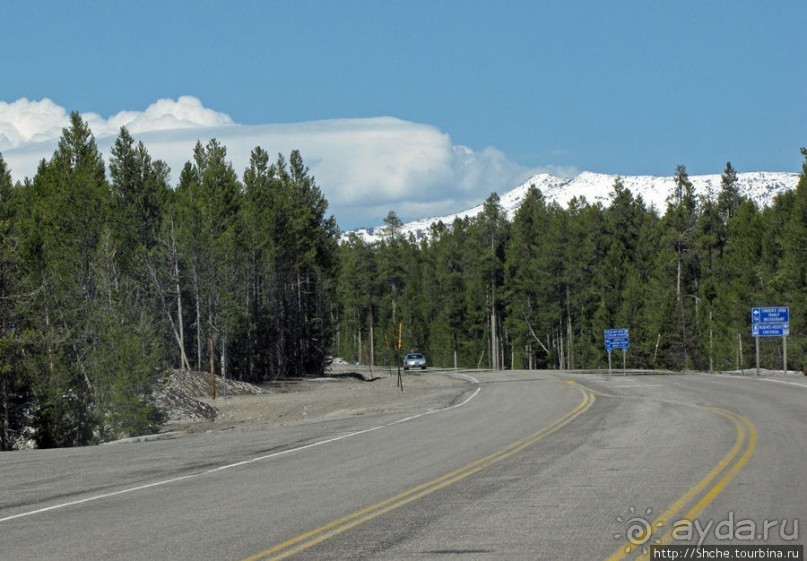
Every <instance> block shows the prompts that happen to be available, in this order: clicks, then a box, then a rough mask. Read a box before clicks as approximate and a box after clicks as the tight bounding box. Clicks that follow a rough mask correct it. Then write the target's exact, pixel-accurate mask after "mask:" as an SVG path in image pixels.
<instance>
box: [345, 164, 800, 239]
mask: <svg viewBox="0 0 807 561" xmlns="http://www.w3.org/2000/svg"><path fill="white" fill-rule="evenodd" d="M618 177H619V178H621V179H622V184H623V185H624V186H625V187H626V188H627V189H628V190H630V192H631V193H633V195H634V196H636V197H639V196H641V198H642V200H643V201H644V203H645V205H647V207H648V208H649V207H651V206H652V207H655V209H656V210H657V211H658V212H659V213H660V214H663V213H664V210H665V209H666V207H667V197H668V196H669V194H670V193H671V192H672V190H673V188H674V187H675V178H674V177H673V176H654V175H627V176H624V175H623V176H620V175H609V174H604V173H594V172H589V171H585V172H582V173H580V174H579V175H577V176H576V177H573V178H571V179H565V178H562V177H556V176H553V175H549V174H546V173H542V174H538V175H535V176H533V177H531V178H530V179H528V180H527V181H525V182H524V183H522V184H521V185H519V186H518V187H516V188H515V189H512V190H510V191H508V192H507V193H505V194H503V195H501V196H500V204H501V206H502V209H503V210H504V212H505V213H506V214H507V217H508V218H509V219H511V220H512V219H513V217H514V216H515V213H516V211H517V210H518V209H519V207H520V206H521V203H522V201H523V200H524V197H525V196H526V195H527V191H528V189H529V188H530V186H531V185H534V186H535V187H536V188H537V189H539V190H540V191H541V193H543V195H544V197H545V198H546V200H547V201H550V202H557V203H558V204H559V205H561V206H563V207H566V206H568V204H569V201H571V200H572V199H573V198H575V197H585V199H586V201H588V202H589V203H591V204H596V203H600V204H602V205H603V206H606V207H607V206H608V205H609V204H610V202H611V194H612V192H613V186H614V181H615V180H616V179H617V178H618ZM689 180H690V181H691V182H692V186H693V188H694V190H695V194H696V196H700V197H705V198H715V197H717V194H718V193H719V192H720V180H721V176H720V174H712V175H691V176H689ZM798 181H799V174H798V173H789V172H748V173H738V174H737V188H738V189H739V191H740V194H741V195H743V196H746V197H748V198H750V199H751V200H753V201H754V202H756V203H757V204H758V205H760V206H769V205H770V204H771V203H772V202H773V199H774V197H775V196H776V195H777V194H778V193H781V192H784V191H788V190H791V189H794V188H795V187H796V183H798ZM482 208H483V205H481V204H480V205H477V206H475V207H473V208H470V209H468V210H464V211H461V212H458V213H456V214H451V215H447V216H438V217H433V218H424V219H421V220H415V221H412V222H408V223H406V224H404V226H403V228H402V231H403V233H404V235H408V234H409V233H412V234H413V235H414V236H415V238H416V239H421V238H423V237H425V236H427V235H428V232H429V228H430V227H431V225H432V224H435V223H437V222H439V221H442V222H443V223H444V224H447V225H450V224H451V223H452V222H454V219H455V218H469V217H475V216H477V215H478V214H479V213H480V212H482ZM382 231H383V226H379V227H375V228H358V229H356V230H351V231H350V232H348V234H350V233H355V234H356V235H358V236H359V237H360V238H362V239H363V240H364V241H366V242H368V243H373V242H377V241H380V240H381V232H382Z"/></svg>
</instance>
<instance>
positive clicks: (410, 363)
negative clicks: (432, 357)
mask: <svg viewBox="0 0 807 561" xmlns="http://www.w3.org/2000/svg"><path fill="white" fill-rule="evenodd" d="M403 367H404V370H409V369H410V368H420V369H421V370H426V357H425V356H424V355H423V353H409V354H407V355H406V356H405V357H404V360H403Z"/></svg>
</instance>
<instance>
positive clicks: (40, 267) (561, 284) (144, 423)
mask: <svg viewBox="0 0 807 561" xmlns="http://www.w3.org/2000/svg"><path fill="white" fill-rule="evenodd" d="M802 154H803V155H804V157H805V164H804V169H803V172H802V174H801V178H800V181H799V184H798V186H797V188H796V189H795V190H794V191H791V192H787V193H783V194H781V195H779V196H778V197H777V198H776V199H775V201H774V203H773V205H772V206H770V207H767V208H758V207H757V206H756V205H755V204H754V202H752V201H750V200H748V199H745V198H743V197H741V196H740V194H739V192H738V191H737V188H736V181H737V176H736V172H735V170H734V169H733V168H732V167H731V165H730V164H727V166H726V169H725V171H724V173H723V180H722V185H721V190H720V193H719V194H718V197H717V198H716V199H715V200H705V199H700V198H698V197H696V196H695V194H694V192H693V189H692V185H691V183H690V182H689V179H688V176H687V173H686V169H685V168H684V167H683V166H679V167H678V168H677V170H676V175H675V179H676V182H675V189H674V191H673V192H672V193H670V196H669V199H668V204H667V207H666V209H663V214H660V212H659V211H658V210H657V209H653V208H648V207H647V206H646V205H645V203H644V202H643V201H642V200H641V198H638V197H635V196H634V195H633V194H632V193H630V191H628V190H627V189H625V188H624V186H622V184H621V183H620V182H619V181H617V182H616V183H615V185H614V187H613V193H612V195H611V197H612V200H611V203H610V205H609V206H608V207H603V206H601V205H599V204H596V205H592V204H589V203H588V202H586V201H585V200H583V199H575V200H573V201H572V202H571V203H570V204H569V205H568V207H567V208H561V207H560V206H558V205H557V204H554V203H549V202H547V201H546V200H545V199H544V198H543V196H542V194H541V193H540V191H538V190H536V189H531V190H530V192H529V193H528V195H527V197H526V198H525V200H524V202H523V204H522V206H521V208H520V209H519V210H518V211H517V213H516V214H515V216H514V217H513V219H512V221H510V220H508V219H507V217H506V216H505V214H504V212H503V210H502V208H501V206H500V205H499V200H498V197H497V196H496V195H495V194H493V195H491V196H490V197H489V198H488V200H487V201H486V203H485V205H484V211H483V212H482V213H481V214H480V215H479V216H477V217H475V218H472V219H458V220H456V221H455V222H454V223H453V224H442V223H437V224H436V225H434V226H433V227H432V228H431V231H430V233H429V236H428V237H427V238H425V239H422V240H416V239H414V238H413V237H411V236H406V235H404V234H403V233H402V223H401V221H400V220H399V219H398V217H397V216H396V214H395V213H394V212H390V213H389V215H388V216H387V218H386V220H385V227H384V234H383V238H382V241H381V242H379V243H377V244H368V243H365V242H363V241H362V240H361V239H360V238H358V237H357V236H355V235H348V236H347V237H345V238H343V239H342V243H340V241H339V240H340V232H339V231H338V228H337V226H336V223H335V221H334V219H333V217H331V216H328V215H327V201H326V200H325V198H324V197H323V195H322V193H321V191H320V189H319V188H318V186H317V185H316V182H315V180H314V178H313V176H312V175H311V174H310V173H309V170H308V169H307V168H306V166H305V165H304V163H303V159H302V156H301V155H300V153H299V152H297V151H293V152H291V154H290V155H289V156H288V159H286V158H285V157H284V156H283V155H278V156H277V157H276V158H275V159H273V160H270V157H269V154H267V153H266V152H265V151H264V150H263V149H261V148H260V147H256V148H255V149H254V150H253V152H252V154H251V157H250V163H249V166H248V167H247V169H246V170H243V172H242V173H241V176H240V177H239V175H238V173H237V172H236V170H234V169H233V167H232V164H231V163H230V162H229V160H228V158H227V151H226V148H225V147H224V146H222V145H221V144H220V143H218V142H217V141H216V140H211V141H209V142H208V143H207V144H202V143H201V142H199V143H197V144H196V147H195V148H194V150H193V154H191V155H189V156H190V159H189V161H188V162H187V163H186V164H185V166H184V167H183V169H182V170H181V172H180V173H179V176H178V179H177V182H176V185H175V186H173V187H172V186H171V185H170V184H169V169H168V167H167V166H166V164H165V163H163V162H162V161H159V160H154V159H152V158H151V156H150V155H149V153H148V150H147V148H146V147H145V146H144V145H143V144H142V143H140V142H136V141H135V140H134V139H133V138H132V136H131V135H130V134H129V132H128V131H127V130H126V129H125V128H123V129H121V131H120V134H119V135H118V137H117V139H116V140H115V143H114V145H113V147H112V150H111V157H110V159H109V162H108V167H107V166H106V165H105V162H104V161H103V159H102V157H101V154H100V153H99V151H98V149H97V146H96V144H95V140H94V138H93V136H92V134H91V131H90V130H89V127H88V126H87V124H86V122H84V121H83V120H82V119H81V118H80V116H79V115H78V114H76V113H74V114H72V115H71V118H70V125H69V126H68V127H67V128H65V129H64V131H63V133H62V137H61V138H60V140H59V143H58V147H57V149H56V151H55V152H54V154H53V156H52V157H51V158H50V159H49V160H43V161H42V162H41V163H40V165H39V167H38V169H37V172H36V175H35V176H34V177H33V178H28V179H26V180H25V181H22V182H17V183H13V182H12V179H11V174H10V170H9V169H8V167H7V165H6V164H5V161H4V160H3V158H2V155H0V236H1V237H0V449H9V448H12V447H14V446H15V445H16V444H17V443H18V442H19V441H20V439H30V440H33V441H35V442H36V444H37V445H38V446H40V447H50V446H72V445H81V444H86V443H92V442H98V441H103V440H108V439H111V438H116V437H120V436H124V435H130V434H142V433H147V432H150V431H154V430H156V429H157V428H158V427H159V426H160V424H161V423H162V421H163V413H162V412H161V411H160V409H159V407H158V406H157V404H156V402H155V400H154V391H155V389H156V388H158V387H159V386H160V384H161V383H162V382H163V380H164V378H165V376H166V373H167V372H168V371H170V369H171V368H182V369H191V370H207V369H209V367H210V363H211V361H212V363H213V365H214V367H215V368H216V370H217V371H218V372H220V371H221V368H222V366H223V360H222V359H223V357H224V356H225V355H226V369H227V375H228V377H231V378H234V379H240V380H245V381H252V382H262V381H269V380H275V379H277V378H282V377H297V376H304V375H311V374H320V373H322V372H324V371H326V370H327V367H328V364H329V360H330V357H331V356H342V357H344V358H345V359H348V360H350V361H361V362H363V363H370V364H373V365H375V366H378V367H384V366H387V365H390V364H394V362H395V361H397V360H399V359H398V357H397V355H396V350H397V349H396V347H397V346H398V344H399V343H400V344H401V346H402V349H401V350H418V351H423V352H425V353H426V354H427V356H428V357H429V360H430V363H431V364H433V365H440V366H446V367H451V366H454V365H456V366H458V367H488V368H494V369H503V368H599V367H603V366H605V365H606V364H607V355H606V353H605V349H604V347H603V330H604V329H606V328H611V327H625V328H628V329H630V335H631V347H630V349H629V351H628V355H627V363H628V366H629V367H641V368H645V367H648V368H671V369H685V368H687V369H689V368H691V369H698V370H709V369H715V370H727V369H735V368H738V367H740V368H749V367H751V366H752V365H753V363H754V353H753V349H754V344H753V343H754V342H753V339H752V338H751V335H750V325H749V320H750V309H751V307H752V306H759V305H788V306H790V308H791V327H790V330H791V334H792V336H791V337H790V338H789V339H788V354H789V360H790V364H791V367H798V368H802V367H804V366H807V337H805V328H807V325H805V315H804V310H805V309H807V288H806V287H807V151H805V150H802ZM762 352H763V357H762V361H763V364H764V365H765V366H767V367H770V368H781V364H782V361H781V358H782V357H781V354H782V345H781V341H780V340H765V341H763V344H762ZM620 358H621V357H620ZM26 427H27V428H26Z"/></svg>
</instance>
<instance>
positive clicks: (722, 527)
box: [614, 507, 799, 549]
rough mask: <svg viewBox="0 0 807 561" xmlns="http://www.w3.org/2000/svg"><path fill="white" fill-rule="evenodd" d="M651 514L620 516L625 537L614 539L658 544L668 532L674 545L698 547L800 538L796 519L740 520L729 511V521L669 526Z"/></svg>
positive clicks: (668, 523)
mask: <svg viewBox="0 0 807 561" xmlns="http://www.w3.org/2000/svg"><path fill="white" fill-rule="evenodd" d="M652 512H653V510H652V509H647V510H646V511H645V516H641V515H638V516H637V512H636V510H635V509H634V508H633V507H631V508H630V514H631V515H632V516H631V515H629V516H628V517H625V518H623V517H621V516H619V517H617V522H622V523H624V524H625V529H624V532H623V533H622V534H615V535H614V537H617V538H619V537H621V538H622V539H625V538H627V540H628V542H629V543H630V544H631V546H632V547H637V546H638V547H641V546H645V545H652V544H654V543H655V544H658V543H660V538H661V536H662V535H664V534H666V533H668V532H669V536H670V538H671V541H672V542H673V543H674V542H684V543H690V544H691V543H696V544H697V545H699V546H701V545H704V543H706V542H709V543H713V542H722V541H741V542H742V541H747V542H767V541H768V540H775V541H780V540H781V541H784V542H792V541H796V540H798V539H799V521H798V519H796V518H793V519H781V520H762V521H756V520H751V519H748V518H738V517H736V516H735V514H734V512H729V513H728V516H727V518H725V519H722V520H698V519H695V520H686V519H682V520H676V521H673V522H672V523H670V522H668V521H664V520H654V521H653V520H652ZM626 518H627V519H626ZM632 547H631V548H629V549H632Z"/></svg>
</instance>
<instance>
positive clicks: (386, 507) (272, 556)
mask: <svg viewBox="0 0 807 561" xmlns="http://www.w3.org/2000/svg"><path fill="white" fill-rule="evenodd" d="M574 387H575V388H576V389H577V390H578V391H580V393H581V394H583V400H582V401H581V402H580V403H579V404H578V405H577V407H575V408H574V409H572V410H571V411H569V412H567V413H566V414H565V415H563V416H562V417H560V418H559V419H557V420H556V421H554V422H553V423H552V424H551V425H549V426H547V427H546V428H543V429H541V430H539V431H538V432H536V433H534V434H531V435H530V436H528V437H526V438H523V439H521V440H518V441H516V442H513V443H512V444H509V445H507V446H505V447H504V448H502V449H501V450H498V451H496V452H494V453H492V454H490V455H488V456H485V457H484V458H480V459H479V460H476V461H474V462H471V463H470V464H468V465H466V466H464V467H461V468H460V469H458V470H455V471H452V472H450V473H447V474H445V475H443V476H441V477H438V478H437V479H434V480H432V481H429V482H428V483H424V484H422V485H418V486H416V487H412V488H411V489H409V490H407V491H404V492H403V493H401V494H400V495H396V496H394V497H391V498H389V499H386V500H383V501H381V502H379V503H376V504H374V505H371V506H368V507H367V508H364V509H362V510H359V511H357V512H354V513H353V514H350V515H348V516H345V517H344V518H340V519H338V520H334V521H332V522H329V523H328V524H325V525H324V526H320V527H319V528H316V529H314V530H311V531H309V532H306V533H304V534H300V535H299V536H297V537H294V538H292V539H290V540H287V541H285V542H283V543H281V544H278V545H276V546H274V547H272V548H269V549H267V550H265V551H262V552H260V553H258V554H256V555H253V556H251V557H247V558H246V559H244V561H257V560H259V559H263V560H277V559H285V558H287V557H290V556H291V555H294V554H296V553H299V552H300V551H303V550H305V549H308V548H310V547H313V546H315V545H317V544H318V543H321V542H324V541H325V540H328V539H330V538H332V537H334V536H337V535H339V534H341V533H343V532H346V531H347V530H350V529H351V528H354V527H356V526H358V525H359V524H363V523H365V522H367V521H369V520H372V519H373V518H376V517H378V516H381V515H382V514H385V513H387V512H389V511H391V510H394V509H396V508H399V507H402V506H404V505H407V504H409V503H411V502H413V501H416V500H418V499H420V498H422V497H425V496H426V495H429V494H431V493H434V492H435V491H438V490H440V489H442V488H444V487H448V486H449V485H452V484H453V483H456V482H457V481H461V480H463V479H465V478H466V477H469V476H471V475H473V474H475V473H477V472H479V471H481V470H483V469H485V468H487V467H490V466H492V465H493V464H495V463H497V462H500V461H502V460H504V459H505V458H509V457H510V456H512V455H514V454H517V453H518V452H520V451H521V450H523V449H524V448H527V447H528V446H531V445H533V444H535V443H536V442H538V441H539V440H541V439H542V438H544V437H546V436H548V435H550V434H552V433H553V432H555V431H557V430H558V429H560V428H561V427H563V426H564V425H567V424H568V423H570V422H572V421H573V420H574V419H576V418H577V417H579V416H580V415H582V414H583V413H584V412H585V411H586V410H588V409H589V408H590V407H591V406H592V405H593V404H594V401H595V397H594V394H593V393H591V392H590V391H588V390H586V389H583V388H581V387H580V386H577V385H575V386H574Z"/></svg>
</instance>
